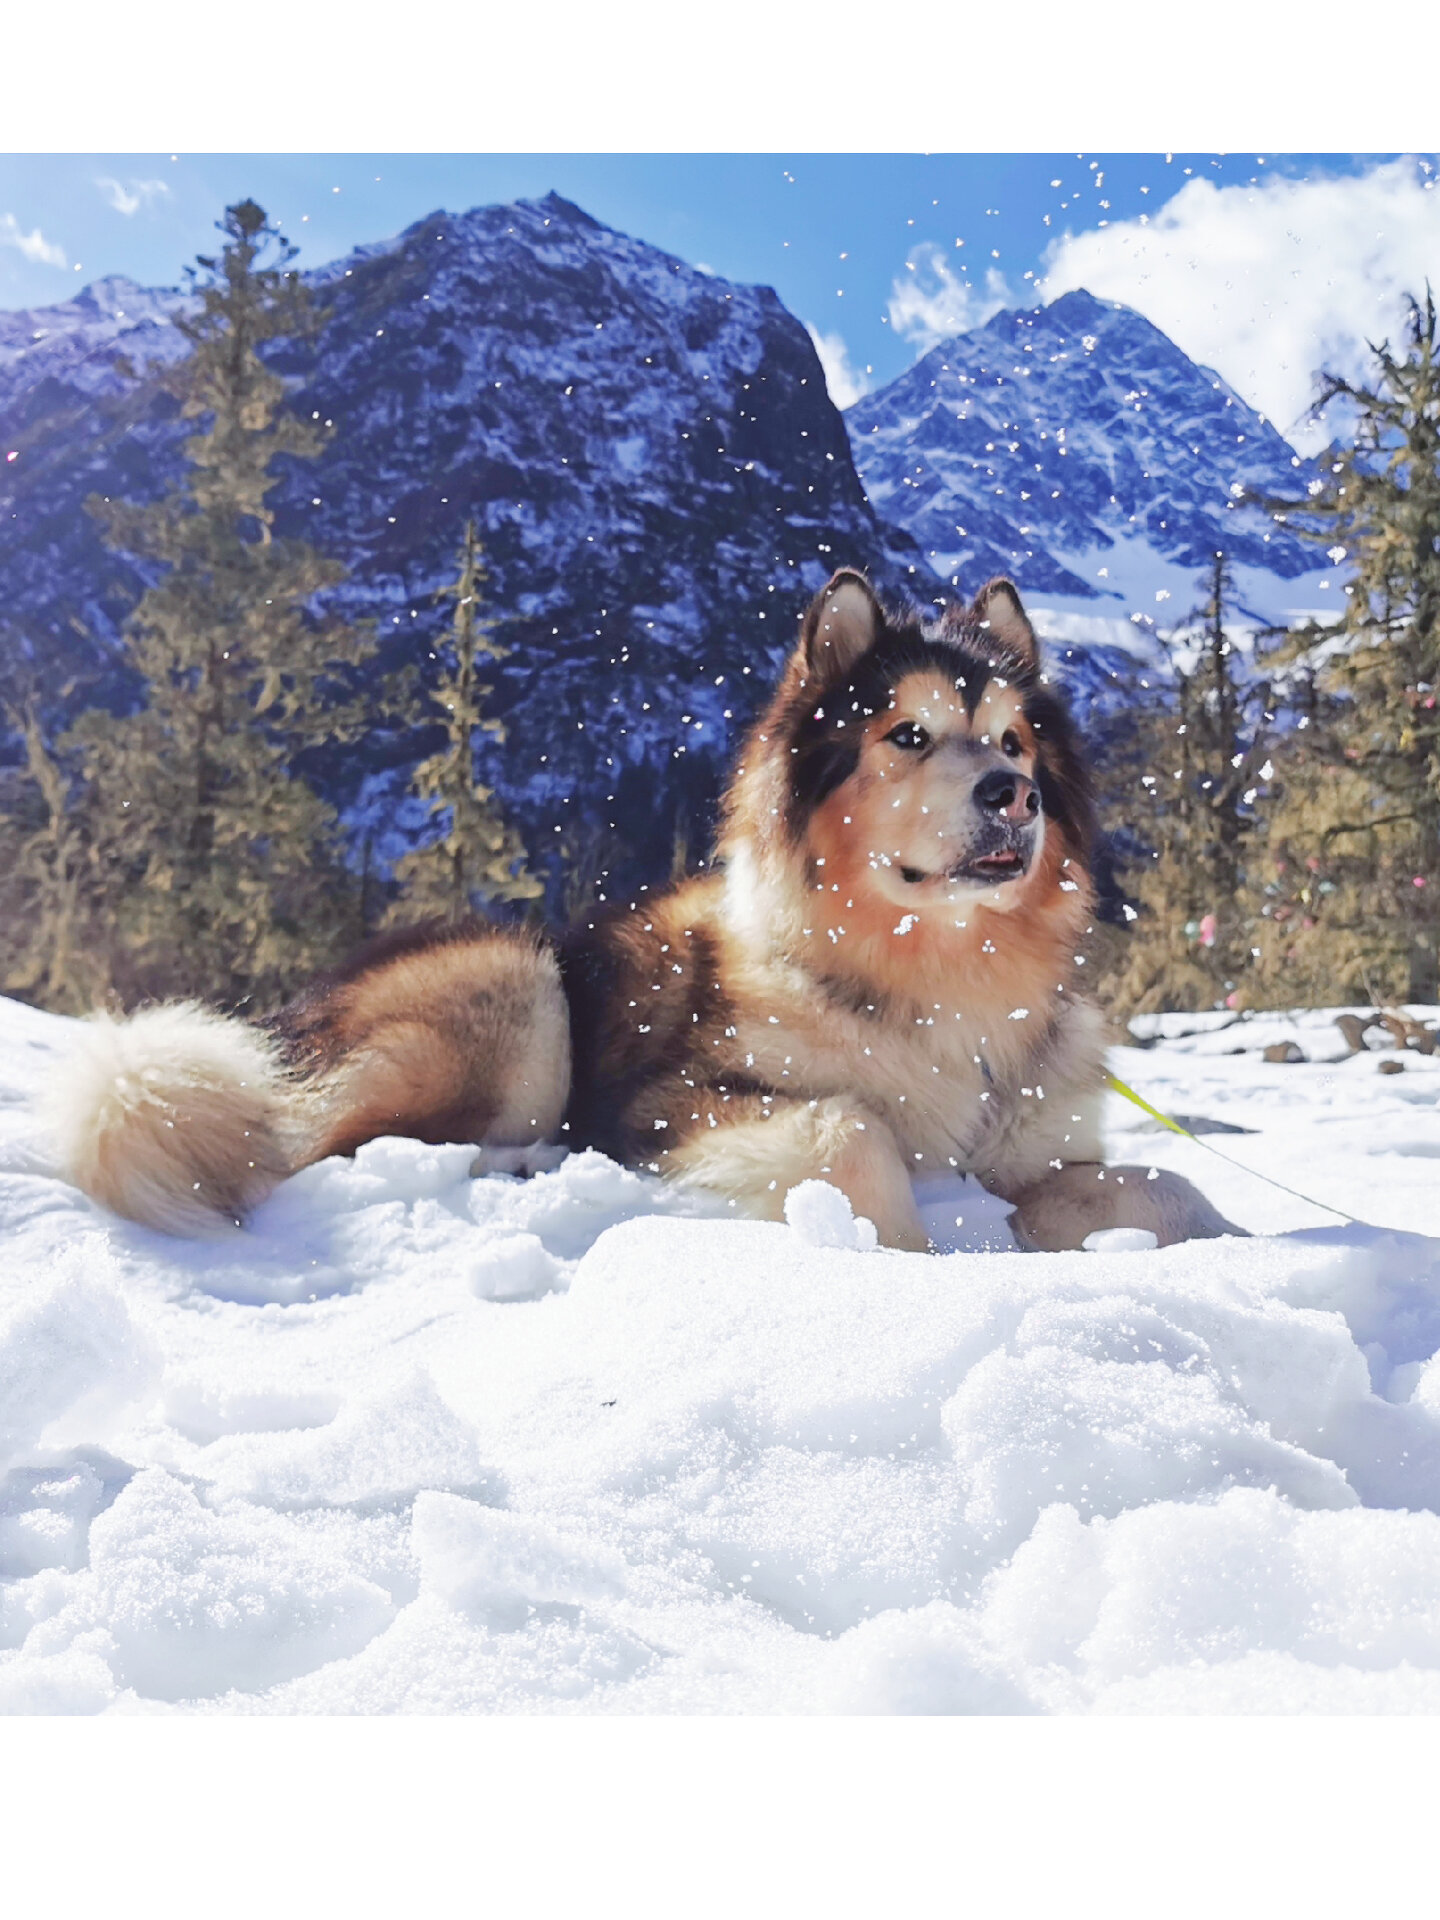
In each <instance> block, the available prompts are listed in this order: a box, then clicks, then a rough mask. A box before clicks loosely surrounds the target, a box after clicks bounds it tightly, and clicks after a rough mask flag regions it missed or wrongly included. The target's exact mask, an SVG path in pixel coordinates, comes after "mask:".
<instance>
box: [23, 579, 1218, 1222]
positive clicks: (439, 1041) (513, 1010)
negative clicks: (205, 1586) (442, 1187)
mask: <svg viewBox="0 0 1440 1920" xmlns="http://www.w3.org/2000/svg"><path fill="white" fill-rule="evenodd" d="M1093 837H1094V814H1093V804H1092V799H1091V792H1090V785H1089V779H1088V776H1087V772H1086V769H1085V765H1084V760H1083V756H1082V755H1081V752H1080V750H1079V745H1078V742H1077V740H1076V737H1075V733H1074V730H1073V727H1072V725H1071V723H1070V720H1069V717H1068V715H1067V713H1066V710H1065V707H1064V705H1063V703H1062V701H1061V700H1060V699H1059V698H1058V696H1057V695H1056V693H1055V692H1054V690H1053V689H1052V688H1051V687H1050V686H1049V684H1048V682H1047V677H1046V675H1045V674H1044V673H1043V671H1042V670H1041V661H1040V654H1039V648H1038V646H1037V643H1036V639H1035V634H1034V632H1033V630H1032V628H1031V626H1030V623H1029V621H1028V620H1027V618H1026V616H1025V613H1024V611H1023V609H1022V607H1021V604H1020V598H1019V595H1018V593H1017V592H1016V590H1015V588H1014V586H1013V585H1012V584H1011V583H1010V582H1009V581H1008V580H994V581H992V582H991V583H990V584H989V585H988V586H987V587H986V588H985V589H984V590H983V591H982V592H981V594H980V595H979V597H978V598H977V600H976V601H975V604H974V605H973V607H971V608H970V609H969V610H968V611H966V610H963V609H960V608H958V607H952V608H951V609H950V610H948V611H947V612H946V614H945V615H944V617H943V618H942V619H941V620H940V621H939V622H938V623H936V624H931V625H926V624H924V623H922V622H921V621H920V620H919V618H918V617H916V616H913V615H912V616H907V617H903V618H896V617H892V616H890V615H887V613H886V611H885V610H884V608H882V606H881V605H880V603H879V601H878V600H877V599H876V597H875V595H874V594H873V593H872V591H871V589H870V587H869V585H868V583H867V582H866V581H865V579H864V578H863V576H862V575H860V574H858V573H855V572H852V571H850V570H848V569H842V570H841V571H840V572H838V573H837V574H835V576H834V577H833V578H832V579H831V581H830V582H829V584H828V586H826V587H825V588H824V589H823V591H822V592H821V593H820V594H819V595H817V597H816V599H815V600H814V602H813V603H812V604H811V606H810V608H809V611H808V612H807V613H806V615H805V618H804V621H803V623H802V627H801V632H800V639H799V644H798V646H797V647H796V649H795V651H794V653H793V654H792V656H791V658H790V660H789V663H788V664H787V666H786V669H785V672H784V675H783V677H782V679H781V682H780V685H779V687H778V689H777V690H776V692H775V694H774V696H773V698H772V700H771V702H770V705H769V706H768V708H767V709H766V711H765V713H764V714H763V716H762V717H761V718H760V720H759V721H758V722H757V723H756V725H755V726H754V727H753V728H752V730H751V732H750V734H749V736H748V738H747V740H746V742H745V745H744V747H743V749H742V752H741V755H740V759H739V763H738V765H737V766H736V769H735V773H734V776H733V779H732V781H731V784H730V787H729V790H728V792H727V795H726V798H725V805H724V813H723V825H722V829H721V833H720V837H719V842H718V845H717V848H716V858H715V860H714V862H713V863H712V865H711V867H710V869H709V870H708V871H707V872H705V873H703V874H702V875H700V876H698V877H696V878H694V879H690V880H686V881H684V882H682V883H680V884H679V885H677V886H675V887H673V888H671V889H670V890H669V891H667V892H664V893H658V894H656V895H654V896H653V897H652V896H648V895H644V894H642V895H639V896H638V897H637V899H636V900H635V901H633V902H631V903H629V905H628V907H625V908H621V909H619V910H616V911H614V912H611V913H609V914H608V915H606V916H604V917H602V918H599V919H597V920H595V921H593V922H589V923H587V924H585V925H583V926H576V927H574V928H572V929H571V930H570V931H569V932H568V933H567V934H565V935H564V936H563V937H562V938H561V939H559V940H558V941H556V942H553V943H552V942H550V941H549V940H546V939H545V938H543V937H542V936H540V935H538V934H536V933H532V932H529V931H520V930H516V929H509V928H500V927H490V926H486V925H484V924H483V923H481V922H470V923H466V924H461V925H454V926H430V927H423V928H417V929H415V930H413V931H412V932H409V933H406V934H402V935H398V936H393V937H391V938H389V939H386V940H382V941H380V942H377V943H375V944H374V945H373V946H372V947H370V948H369V949H367V950H366V951H365V952H364V953H363V954H362V955H361V956H360V957H359V958H358V959H357V960H356V961H355V962H354V963H353V964H352V965H350V966H349V967H347V968H344V969H342V970H340V971H339V972H337V973H335V974H332V975H330V976H327V977H326V978H324V979H321V980H319V981H317V982H316V983H315V984H314V985H313V986H312V987H310V988H309V989H307V990H306V992H305V993H303V994H302V995H301V996H300V997H299V999H298V1000H297V1001H295V1002H294V1003H293V1005H292V1006H291V1007H290V1008H288V1009H287V1010H286V1012H285V1013H284V1014H282V1015H281V1017H280V1018H279V1020H278V1021H277V1022H275V1023H274V1024H273V1026H272V1027H271V1028H270V1029H268V1030H262V1029H261V1028H259V1027H254V1026H249V1025H246V1024H245V1023H243V1022H240V1021H237V1020H227V1019H223V1018H222V1017H221V1016H219V1015H216V1014H213V1013H210V1012H208V1011H206V1010H205V1009H204V1008H201V1007H199V1006H195V1005H184V1006H167V1007H156V1008H150V1009H146V1010H143V1011H142V1012H140V1013H139V1014H137V1015H135V1016H134V1017H133V1018H132V1019H131V1020H129V1021H125V1022H110V1021H104V1020H102V1021H98V1022H95V1023H92V1024H91V1025H90V1026H89V1028H88V1031H87V1036H86V1040H85V1043H84V1044H83V1045H82V1046H81V1047H80V1048H79V1049H78V1050H77V1053H76V1055H75V1058H74V1061H73V1064H72V1065H71V1066H70V1068H69V1069H68V1071H67V1072H66V1073H65V1074H64V1075H63V1076H62V1079H61V1082H60V1084H59V1085H58V1086H57V1087H56V1089H55V1091H54V1095H53V1098H52V1101H51V1121H52V1127H53V1131H54V1135H55V1137H56V1140H57V1143H58V1146H59V1150H60V1154H61V1159H62V1164H63V1168H64V1171H65V1172H66V1174H67V1175H68V1177H69V1178H70V1179H72V1180H73V1181H74V1182H75V1183H76V1184H77V1185H79V1186H81V1187H83V1188H84V1189H85V1191H86V1192H88V1193H90V1194H91V1195H92V1196H93V1197H95V1198H96V1199H98V1200H100V1201H102V1202H104V1203H105V1204H106V1205H108V1206H111V1207H113V1208H114V1209H115V1210H116V1211H117V1212H120V1213H124V1214H127V1215H129V1216H130V1217H131V1218H132V1219H136V1220H140V1221H144V1222H146V1223H148V1224H150V1225H152V1226H158V1227H162V1228H167V1229H169V1230H171V1231H191V1230H195V1229H197V1228H199V1227H202V1226H204V1225H206V1224H208V1223H212V1222H214V1221H215V1220H216V1219H217V1218H228V1219H236V1220H238V1219H242V1218H243V1216H244V1214H245V1212H246V1211H247V1210H248V1209H249V1208H250V1207H252V1206H253V1205H254V1204H255V1203H256V1202H257V1201H258V1200H259V1199H261V1198H262V1197H263V1196H264V1194H266V1193H267V1192H268V1191H269V1190H270V1189H271V1188H272V1187H273V1186H274V1184H275V1183H276V1181H277V1180H278V1179H279V1178H281V1177H283V1175H284V1174H285V1173H287V1172H289V1171H292V1170H294V1169H295V1168H298V1167H300V1166H304V1165H308V1164H309V1163H310V1162H312V1161H314V1160H318V1159H321V1158H323V1157H324V1156H326V1155H327V1154H332V1153H350V1152H353V1151H354V1150H355V1148H356V1147H358V1146H359V1145H361V1144H362V1143H363V1142H364V1141H366V1140H369V1139H372V1138H374V1137H375V1136H377V1135H380V1134H394V1133H398V1134H407V1135H411V1136H413V1137H416V1138H419V1139H422V1140H432V1141H441V1140H468V1141H474V1142H475V1143H476V1144H477V1145H479V1146H482V1147H486V1148H490V1149H501V1150H507V1149H508V1150H514V1149H524V1148H527V1147H531V1146H533V1145H535V1144H536V1143H539V1142H543V1141H555V1140H564V1141H565V1142H566V1143H567V1144H568V1145H571V1146H586V1145H593V1146H596V1147H599V1148H602V1149H603V1150H604V1151H605V1152H607V1153H609V1154H612V1155H614V1156H615V1157H616V1158H618V1159H620V1160H623V1161H625V1162H626V1163H627V1164H629V1165H632V1166H639V1167H644V1168H648V1169H650V1170H651V1171H654V1172H656V1173H660V1174H664V1175H666V1176H668V1177H670V1178H672V1179H677V1180H682V1181H685V1182H687V1183H689V1184H692V1185H695V1186H698V1187H701V1188H705V1189H707V1190H709V1191H711V1192H714V1193H717V1194H719V1195H722V1196H724V1197H725V1198H726V1199H727V1200H728V1201H729V1202H730V1203H731V1204H732V1205H733V1206H734V1208H735V1209H736V1211H737V1212H738V1213H742V1214H745V1215H747V1216H750V1217H752V1218H753V1217H758V1218H762V1219H778V1218H780V1217H781V1216H782V1210H783V1205H784V1199H785V1195H786V1193H787V1191H788V1190H789V1188H790V1187H792V1186H793V1185H795V1184H796V1183H797V1182H798V1181H801V1180H805V1179H811V1178H819V1179H825V1180H829V1181H831V1182H833V1183H834V1184H835V1185H836V1186H838V1187H839V1188H841V1189H842V1190H843V1191H844V1192H845V1194H846V1195H847V1196H848V1197H849V1199H850V1201H851V1203H852V1205H853V1206H854V1208H855V1210H856V1212H857V1213H862V1214H865V1215H868V1216H869V1218H870V1219H872V1220H873V1221H874V1222H875V1225H876V1228H877V1230H878V1233H879V1237H880V1240H881V1241H882V1243H883V1244H884V1245H886V1246H890V1247H905V1248H923V1247H925V1246H926V1244H927V1240H926V1235H925V1230H924V1227H923V1226H922V1224H921V1220H920V1216H919V1213H918V1211H917V1209H916V1205H915V1200H914V1196H913V1192H912V1188H911V1175H912V1174H916V1173H933V1172H936V1171H943V1170H946V1169H953V1170H956V1171H961V1172H965V1173H970V1174H974V1175H976V1176H977V1177H978V1178H979V1179H980V1180H981V1181H983V1183H984V1184H985V1185H986V1186H987V1187H988V1188H990V1189H991V1190H992V1191H994V1192H996V1193H998V1194H1000V1195H1002V1196H1003V1197H1005V1198H1006V1199H1009V1200H1010V1201H1012V1202H1013V1203H1014V1212H1013V1214H1012V1216H1011V1220H1012V1225H1013V1227H1014V1229H1015V1232H1016V1235H1017V1238H1018V1239H1019V1240H1020V1242H1021V1244H1022V1245H1023V1246H1026V1247H1030V1248H1044V1249H1058V1248H1065V1247H1076V1246H1079V1245H1080V1243H1081V1242H1082V1241H1083V1239H1084V1238H1085V1236H1086V1235H1087V1234H1088V1233H1091V1232H1092V1231H1094V1230H1095V1229H1096V1228H1097V1227H1104V1226H1138V1227H1145V1228H1148V1229H1150V1230H1151V1231H1152V1232H1154V1233H1155V1234H1156V1236H1157V1238H1158V1239H1159V1241H1160V1243H1161V1244H1162V1245H1168V1244H1170V1243H1172V1242H1174V1241H1176V1240H1181V1239H1185V1238H1189V1237H1193V1236H1197V1235H1211V1234H1219V1233H1225V1232H1235V1231H1238V1230H1237V1229H1235V1228H1233V1227H1231V1226H1230V1225H1229V1223H1227V1222H1226V1221H1224V1220H1222V1219H1221V1218H1220V1216H1219V1215H1218V1214H1217V1213H1216V1212H1215V1211H1214V1209H1213V1208H1212V1207H1210V1205H1209V1204H1208V1202H1206V1201H1205V1200H1204V1198H1203V1197H1202V1196H1201V1195H1200V1194H1199V1193H1197V1192H1196V1191H1195V1189H1194V1188H1192V1187H1191V1186H1190V1185H1189V1184H1188V1183H1187V1182H1185V1181H1183V1180H1180V1179H1178V1178H1176V1177H1175V1176H1173V1175H1165V1174H1161V1175H1147V1170H1146V1169H1144V1168H1135V1167H1130V1168H1109V1169H1105V1168H1102V1167H1101V1166H1100V1165H1099V1136H1098V1115H1099V1108H1100V1103H1101V1094H1102V1087H1103V1079H1104V1064H1103V1061H1104V1044H1105V1035H1104V1023H1103V1020H1102V1017H1101V1015H1100V1013H1099V1011H1098V1010H1097V1009H1096V1008H1095V1007H1094V1006H1093V1005H1092V1004H1091V1003H1090V1002H1088V1001H1087V1000H1086V999H1085V998H1084V997H1083V996H1082V994H1081V993H1080V991H1079V990H1078V987H1077V980H1078V974H1077V965H1078V948H1079V944H1080V942H1081V940H1082V938H1083V936H1084V934H1085V932H1086V930H1087V928H1088V925H1089V918H1088V916H1089V913H1090V907H1091V881H1090V870H1089V861H1090V855H1091V847H1092V842H1093Z"/></svg>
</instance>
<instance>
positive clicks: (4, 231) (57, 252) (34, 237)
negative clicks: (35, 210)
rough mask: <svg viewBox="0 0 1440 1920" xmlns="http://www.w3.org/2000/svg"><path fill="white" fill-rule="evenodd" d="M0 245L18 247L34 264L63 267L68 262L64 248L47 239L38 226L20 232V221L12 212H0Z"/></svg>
mask: <svg viewBox="0 0 1440 1920" xmlns="http://www.w3.org/2000/svg"><path fill="white" fill-rule="evenodd" d="M0 247H18V248H19V250H20V252H21V253H23V254H24V256H25V258H26V259H27V260H29V261H31V262H32V263H33V264H34V265H36V266H46V267H65V266H68V265H69V264H70V263H69V261H68V260H67V259H66V258H65V249H64V248H63V247H62V246H58V245H57V244H56V242H55V241H53V240H47V239H46V238H45V236H44V234H43V233H41V231H40V229H39V227H34V228H32V229H31V231H30V232H29V233H25V232H22V230H21V227H20V222H19V221H18V220H17V219H16V218H15V216H14V214H13V213H0Z"/></svg>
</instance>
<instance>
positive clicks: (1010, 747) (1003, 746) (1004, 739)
mask: <svg viewBox="0 0 1440 1920" xmlns="http://www.w3.org/2000/svg"><path fill="white" fill-rule="evenodd" d="M1000 751H1001V752H1002V753H1008V754H1009V756H1010V758H1011V759H1012V760H1018V759H1019V758H1020V741H1019V738H1018V737H1017V735H1015V734H1013V733H1011V732H1010V730H1009V729H1008V728H1007V729H1006V731H1005V732H1004V733H1002V734H1001V736H1000Z"/></svg>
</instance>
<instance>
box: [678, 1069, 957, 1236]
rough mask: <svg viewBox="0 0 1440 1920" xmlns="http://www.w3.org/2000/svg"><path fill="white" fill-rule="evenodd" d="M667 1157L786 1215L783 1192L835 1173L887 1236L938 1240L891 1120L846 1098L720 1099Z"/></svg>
mask: <svg viewBox="0 0 1440 1920" xmlns="http://www.w3.org/2000/svg"><path fill="white" fill-rule="evenodd" d="M713 1118H714V1120H715V1124H714V1125H713V1126H712V1125H710V1119H711V1114H710V1113H708V1112H707V1113H706V1114H705V1115H704V1116H703V1119H702V1124H701V1126H700V1127H699V1128H698V1129H697V1130H696V1131H694V1132H692V1133H691V1134H690V1136H689V1137H688V1139H686V1140H684V1141H683V1142H682V1144H681V1145H680V1146H678V1147H676V1148H673V1149H672V1150H671V1151H670V1152H669V1153H668V1154H667V1156H666V1164H665V1171H666V1173H667V1174H668V1175H670V1176H671V1177H673V1178H676V1179H680V1180H683V1181H685V1182H686V1183H687V1184H690V1185H694V1186H698V1187H704V1188H707V1189H708V1190H709V1191H711V1192H715V1193H720V1194H723V1195H725V1196H726V1198H728V1199H731V1200H733V1201H734V1202H735V1206H736V1211H737V1212H740V1213H744V1214H746V1215H748V1216H749V1217H750V1218H751V1219H754V1220H783V1219H784V1217H785V1195H786V1194H787V1193H788V1192H789V1191H790V1189H791V1187H793V1186H797V1185H798V1184H799V1183H800V1181H802V1180H828V1181H829V1182H830V1183H831V1185H832V1186H836V1187H838V1188H839V1189H840V1191H841V1192H842V1193H843V1194H844V1195H845V1197H846V1199H847V1200H849V1202H850V1204H851V1206H852V1207H853V1208H854V1210H855V1212H856V1213H857V1214H863V1215H865V1216H866V1218H868V1219H870V1220H873V1221H874V1223H875V1231H876V1233H877V1235H878V1236H879V1239H880V1243H881V1245H882V1246H886V1247H903V1248H906V1249H908V1250H909V1251H911V1252H921V1253H923V1252H924V1251H925V1249H926V1248H927V1247H928V1246H929V1244H930V1242H929V1239H928V1237H927V1235H926V1232H925V1228H924V1225H923V1223H922V1222H921V1219H920V1213H919V1209H918V1208H917V1207H916V1205H915V1195H914V1193H913V1192H912V1190H911V1187H910V1176H909V1174H908V1173H907V1171H906V1169H905V1163H904V1161H903V1160H902V1159H901V1158H900V1151H899V1148H898V1147H897V1146H896V1145H895V1140H894V1136H893V1135H892V1134H891V1132H890V1129H889V1128H888V1127H887V1126H886V1125H885V1123H884V1121H883V1120H877V1119H875V1118H873V1117H872V1116H871V1115H869V1114H867V1113H863V1112H861V1111H858V1110H857V1109H856V1108H855V1107H853V1106H851V1105H849V1104H848V1103H847V1102H846V1101H844V1100H841V1099H839V1098H830V1099H826V1100H814V1101H798V1100H796V1101H789V1100H777V1101H775V1102H773V1103H772V1104H771V1105H770V1107H769V1108H768V1110H767V1109H766V1108H765V1107H764V1106H763V1105H762V1103H761V1102H760V1101H759V1100H758V1099H746V1100H732V1101H730V1102H728V1103H726V1104H725V1105H723V1106H722V1105H719V1104H718V1103H717V1104H716V1105H715V1107H714V1109H713Z"/></svg>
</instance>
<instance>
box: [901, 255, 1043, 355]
mask: <svg viewBox="0 0 1440 1920" xmlns="http://www.w3.org/2000/svg"><path fill="white" fill-rule="evenodd" d="M1013 299H1014V296H1013V295H1012V294H1011V292H1010V287H1009V284H1008V283H1007V281H1006V279H1005V276H1004V274H1003V273H1001V271H1000V270H999V268H998V267H991V268H990V270H989V272H988V273H987V274H986V275H985V290H984V292H983V293H982V292H981V291H980V289H979V288H978V287H976V286H974V285H973V284H972V283H971V282H970V280H969V279H968V278H967V277H966V276H965V275H964V274H961V273H957V272H956V271H955V270H954V268H953V267H952V266H951V264H950V261H949V259H948V257H947V256H946V254H945V252H944V251H943V249H942V248H940V247H937V246H936V245H935V243H934V241H933V240H924V241H922V242H921V243H920V244H919V245H918V246H917V247H915V248H914V250H913V251H912V253H911V255H910V258H909V259H908V260H907V261H906V262H905V272H904V274H903V275H900V274H897V275H896V277H895V280H894V283H893V285H892V286H891V289H890V303H889V314H890V324H891V326H892V327H893V328H894V329H895V331H896V333H898V334H899V335H900V338H901V339H902V340H909V341H911V342H913V343H914V345H916V346H917V347H919V349H920V351H921V352H922V353H928V352H929V350H930V348H931V347H933V346H934V345H935V343H936V342H937V341H938V340H947V339H948V338H949V337H950V335H951V334H952V333H968V332H969V330H970V328H971V327H979V326H983V325H984V323H985V322H986V321H987V320H988V319H989V318H990V316H991V314H992V313H998V312H999V311H1000V309H1001V308H1002V307H1004V306H1009V305H1010V304H1012V302H1013ZM1027 304H1028V303H1027Z"/></svg>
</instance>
